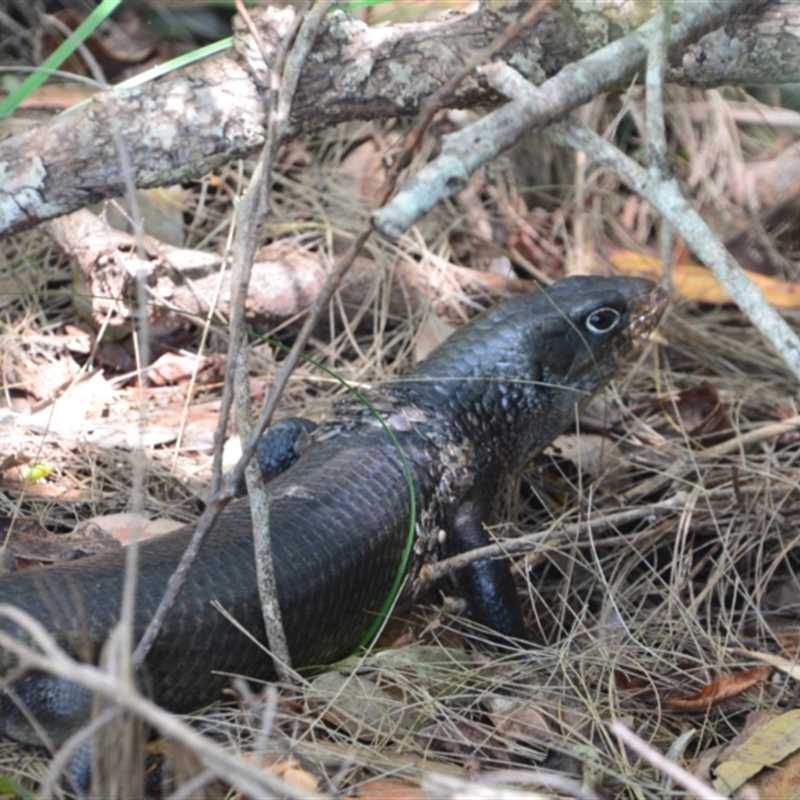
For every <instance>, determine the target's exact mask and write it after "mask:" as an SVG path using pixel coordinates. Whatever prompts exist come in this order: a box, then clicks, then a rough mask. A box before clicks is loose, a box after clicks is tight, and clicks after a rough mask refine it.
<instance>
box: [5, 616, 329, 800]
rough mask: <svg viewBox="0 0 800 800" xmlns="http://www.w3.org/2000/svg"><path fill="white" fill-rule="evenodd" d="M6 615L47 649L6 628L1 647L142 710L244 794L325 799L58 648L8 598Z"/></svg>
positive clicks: (146, 718)
mask: <svg viewBox="0 0 800 800" xmlns="http://www.w3.org/2000/svg"><path fill="white" fill-rule="evenodd" d="M0 617H5V618H7V619H9V620H11V621H12V622H13V623H14V624H16V625H18V626H19V627H20V628H22V629H23V630H24V631H25V632H26V634H28V635H29V636H30V638H31V639H32V641H33V643H34V644H35V645H36V647H38V648H40V650H41V651H42V652H39V651H37V650H35V649H34V648H32V647H29V646H28V645H26V644H24V643H23V642H21V641H19V640H18V639H17V638H15V637H13V636H11V635H9V634H7V633H5V632H4V631H2V630H0V649H3V650H6V651H8V652H10V653H14V654H15V655H16V657H17V658H18V659H19V661H20V663H21V664H23V665H24V666H25V667H27V668H29V669H35V670H40V671H42V672H47V673H49V674H51V675H55V676H57V677H59V678H62V679H63V680H65V681H69V682H70V683H75V684H78V685H79V686H84V687H86V688H87V689H91V690H92V691H93V692H94V693H95V694H98V695H100V696H102V697H105V698H107V699H108V700H111V701H113V702H114V703H116V704H117V705H119V706H121V707H122V708H124V709H125V710H127V711H130V712H132V713H133V714H136V715H137V716H138V717H140V718H141V719H143V720H144V721H145V722H146V723H147V724H148V725H151V726H152V727H153V728H155V729H156V730H158V731H159V732H160V733H161V735H162V736H165V737H167V738H170V739H173V740H175V741H176V742H178V743H179V744H181V745H182V746H183V747H185V748H186V749H187V750H190V751H191V752H193V753H196V754H197V756H198V757H199V758H200V759H202V760H203V761H204V762H206V763H207V764H208V766H209V767H210V768H211V769H213V770H214V772H215V773H216V775H217V777H219V778H221V779H223V780H225V781H227V782H229V783H231V784H233V785H234V786H236V787H237V788H238V789H239V790H240V791H242V792H243V793H245V794H247V795H251V796H253V797H276V798H277V797H288V798H291V799H292V800H307V799H308V800H321V796H320V795H319V794H317V793H315V792H312V791H309V790H308V789H307V788H303V789H298V788H296V787H294V786H292V785H291V784H288V783H286V782H285V781H282V780H281V779H279V778H277V777H275V776H274V775H270V774H269V773H267V772H263V771H261V770H259V769H256V768H255V767H252V766H250V765H249V764H247V763H246V762H245V761H243V760H242V759H240V758H238V757H236V756H233V755H231V754H230V753H228V752H226V751H225V750H224V749H223V748H222V747H221V746H220V745H219V744H217V743H216V742H215V741H214V740H213V739H211V738H210V737H208V736H203V735H202V734H200V733H198V732H197V731H195V730H194V729H193V728H191V727H190V726H188V725H186V724H185V723H184V722H182V721H181V720H180V719H178V717H176V716H175V715H173V714H170V713H169V712H168V711H164V709H162V708H160V707H159V706H158V705H156V704H155V703H154V702H152V701H151V700H148V699H147V698H145V697H142V695H141V694H139V692H138V691H137V690H135V689H134V690H131V689H130V687H129V686H127V685H126V684H125V683H123V682H120V681H119V680H117V679H116V677H115V676H113V675H109V674H108V673H106V672H103V671H102V670H100V669H98V668H97V667H94V666H91V665H89V664H79V663H78V662H76V661H74V660H73V659H72V658H70V657H69V656H68V655H67V654H66V653H65V652H64V651H63V650H61V648H59V647H58V645H57V644H56V643H55V642H54V640H53V638H52V637H51V636H50V634H49V633H47V631H46V630H45V629H44V627H43V626H42V625H41V623H39V622H38V621H37V620H35V619H34V618H33V617H31V616H30V615H29V614H26V613H25V612H24V611H21V610H20V609H18V608H15V607H14V606H10V605H8V604H5V603H4V604H0Z"/></svg>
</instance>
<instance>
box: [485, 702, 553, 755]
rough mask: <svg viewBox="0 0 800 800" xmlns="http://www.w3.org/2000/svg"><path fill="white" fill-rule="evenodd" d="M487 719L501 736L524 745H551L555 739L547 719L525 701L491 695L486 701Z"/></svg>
mask: <svg viewBox="0 0 800 800" xmlns="http://www.w3.org/2000/svg"><path fill="white" fill-rule="evenodd" d="M485 702H486V705H487V707H488V709H489V718H490V719H491V720H492V724H493V725H494V726H495V728H497V732H498V733H499V734H500V735H501V736H509V737H511V738H512V739H516V740H517V741H519V742H524V743H526V744H534V745H542V744H551V743H552V742H553V741H555V739H556V738H557V737H556V736H555V734H554V733H553V729H552V726H551V725H550V723H549V722H548V720H547V717H546V716H545V715H544V714H542V713H540V712H539V711H538V710H537V709H536V707H535V706H534V705H532V704H531V702H530V701H529V700H527V699H523V698H520V697H501V696H499V695H491V696H490V697H488V698H487V699H486V700H485Z"/></svg>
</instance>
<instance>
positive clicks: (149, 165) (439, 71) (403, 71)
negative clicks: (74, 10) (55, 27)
mask: <svg viewBox="0 0 800 800" xmlns="http://www.w3.org/2000/svg"><path fill="white" fill-rule="evenodd" d="M682 6H683V8H685V9H687V14H688V13H689V11H691V13H693V14H694V13H697V14H698V15H699V14H703V13H706V10H707V9H710V8H716V7H719V6H723V7H726V8H727V9H728V10H729V11H731V12H733V11H737V12H741V11H742V9H744V10H745V12H746V13H745V14H744V15H743V16H741V17H739V18H737V19H736V20H734V21H733V22H732V23H731V24H730V25H727V26H726V27H725V28H724V29H720V30H717V31H716V32H715V33H713V34H711V35H710V36H706V37H704V38H703V39H702V40H700V41H699V42H697V43H695V44H694V45H692V47H691V48H689V49H688V50H687V51H686V52H684V53H682V54H674V55H673V59H674V62H673V63H674V65H673V67H672V69H671V70H669V72H668V75H667V80H668V81H680V82H683V83H687V84H692V85H704V86H714V85H720V84H723V83H745V82H746V83H751V84H754V83H765V82H772V83H781V82H792V81H794V82H800V38H798V37H797V36H796V35H794V32H795V31H796V30H797V29H798V28H800V4H798V3H797V2H795V1H794V0H771V2H769V3H765V2H755V0H753V1H752V2H749V3H747V2H740V1H739V0H730V1H728V0H718V1H717V2H710V0H703V2H692V3H685V4H682ZM520 8H521V9H522V11H523V12H524V10H525V9H527V8H528V0H524V2H521V3H516V2H514V0H503V2H500V0H492V2H490V3H484V4H483V5H482V6H481V8H480V9H479V10H478V11H477V12H475V13H474V14H470V15H451V16H449V17H448V18H446V19H444V20H440V21H436V22H425V23H415V24H407V25H396V26H385V27H383V26H382V27H377V28H369V27H367V26H365V25H363V24H361V23H357V22H353V21H352V20H349V19H348V18H347V17H346V16H345V15H344V14H343V13H342V12H335V13H333V14H331V15H330V16H329V18H328V19H327V20H326V23H325V25H326V28H325V30H324V32H323V34H322V35H321V36H320V37H319V39H318V41H317V43H316V45H315V46H314V49H313V51H312V53H311V55H310V58H309V60H308V63H307V65H306V69H305V71H304V74H303V76H302V78H301V81H300V85H299V86H298V90H297V94H296V97H295V100H294V103H293V105H292V110H291V116H290V120H289V126H288V131H287V133H286V137H287V138H291V137H293V136H297V135H298V134H300V133H303V132H307V131H311V130H314V129H317V128H321V127H326V126H330V125H334V124H336V123H338V122H342V121H345V120H353V119H381V118H386V117H407V116H411V115H414V114H416V113H417V111H418V109H419V104H420V102H421V100H423V99H424V98H426V97H429V96H430V95H431V94H433V92H435V91H436V90H437V89H438V88H439V87H441V86H442V85H443V84H444V83H445V82H446V81H447V80H448V79H449V78H451V77H452V76H453V75H454V74H456V73H457V72H458V71H459V70H460V69H461V68H462V66H463V64H465V63H467V62H468V61H469V59H470V57H471V56H472V55H473V54H474V53H476V52H478V51H479V50H481V49H482V48H484V47H486V46H488V45H489V44H490V43H491V42H492V41H494V39H495V38H496V37H497V36H498V35H499V34H500V33H502V31H503V30H504V29H505V27H506V25H507V24H508V20H509V15H510V14H512V13H517V14H519V13H520V10H519V9H520ZM277 11H278V10H276V9H271V8H267V9H265V10H264V12H263V15H262V16H261V17H260V28H261V29H262V30H264V32H265V34H266V38H267V39H269V38H270V37H269V35H268V34H269V33H270V31H272V30H273V29H272V28H271V27H270V25H271V18H272V17H271V15H274V14H275V13H276V12H277ZM501 12H502V13H501ZM620 27H622V28H623V29H624V26H623V25H622V24H621V23H620V21H619V20H615V21H614V22H613V24H612V21H611V20H609V19H606V18H605V17H604V15H603V14H599V13H598V12H596V11H595V12H591V13H587V14H581V13H579V12H578V10H575V13H574V14H572V15H568V14H565V13H562V11H561V10H559V8H558V7H557V5H556V4H553V6H551V7H550V8H548V9H547V10H546V11H545V12H543V13H542V14H541V15H540V16H539V17H538V18H537V19H536V22H535V23H534V24H533V25H531V26H529V28H526V29H525V31H523V34H522V35H521V36H520V37H519V38H517V39H515V40H514V42H512V43H511V45H510V46H509V47H508V48H507V49H505V50H504V51H503V53H502V56H503V58H505V59H506V60H507V61H508V62H509V63H511V64H513V65H514V66H515V67H517V68H518V69H520V70H521V71H522V72H523V74H524V75H525V77H526V78H528V79H529V80H532V81H534V82H535V83H541V82H542V81H544V80H546V79H548V78H550V77H552V76H553V75H555V74H557V73H559V71H561V70H563V69H564V68H565V67H567V65H569V64H571V63H572V62H575V61H577V60H578V59H580V58H582V57H584V56H586V55H587V53H590V52H592V51H594V50H597V49H598V48H600V47H602V46H603V45H606V44H607V42H608V41H609V40H610V39H611V38H613V35H615V33H614V32H615V30H618V29H619V28H620ZM279 28H280V26H277V25H276V26H275V28H274V30H275V31H279ZM598 30H599V31H600V33H599V35H598V34H597V31H598ZM248 35H249V34H247V33H245V32H237V34H236V36H235V38H234V42H235V44H236V48H235V49H231V50H229V51H227V52H225V53H222V54H220V55H218V56H216V57H214V58H210V59H208V60H206V61H203V62H201V63H199V64H196V65H193V66H191V67H188V68H186V69H184V70H180V71H177V72H175V73H173V74H171V75H169V76H166V77H164V78H161V79H159V80H157V81H154V82H152V83H149V84H146V85H143V86H138V87H135V88H129V89H125V90H120V91H118V92H117V93H116V98H115V99H116V101H117V102H116V103H115V106H116V114H117V116H118V118H119V120H120V121H121V128H122V129H123V131H124V139H125V144H126V147H127V148H128V151H129V154H130V161H131V165H132V170H133V178H134V181H135V183H136V185H137V186H140V187H148V186H167V185H171V184H176V183H181V182H185V181H189V180H196V179H199V178H201V177H202V176H203V175H205V174H206V173H208V172H209V171H210V170H212V169H213V168H215V167H217V166H219V165H220V164H223V163H226V162H228V161H231V160H233V159H236V158H241V157H245V156H248V155H250V154H251V153H253V152H255V151H257V150H259V149H260V148H261V147H263V144H264V136H265V125H266V114H265V108H266V105H265V97H266V92H267V89H266V88H265V86H264V84H263V80H261V79H260V76H259V74H258V72H257V71H256V70H255V69H253V68H248V64H252V63H253V62H252V60H250V59H247V58H246V57H245V56H244V55H242V53H246V52H247V50H248V45H250V46H252V43H251V42H248V40H247V36H248ZM497 100H498V97H497V94H496V93H495V92H494V91H493V90H492V89H491V87H488V86H486V85H485V84H484V83H481V82H480V81H479V80H478V79H477V78H475V79H470V80H467V81H465V82H464V83H463V84H462V85H461V86H460V87H459V89H458V91H457V92H456V93H454V94H453V96H452V98H450V100H449V105H451V106H452V107H471V106H475V105H481V104H489V103H495V102H496V101H497ZM110 130H111V126H110V124H109V119H108V113H107V110H106V108H105V105H104V103H103V102H102V101H101V100H99V99H95V100H92V101H90V102H89V103H87V104H85V105H84V106H82V107H81V108H78V109H75V110H74V111H72V112H69V113H65V114H61V115H60V116H58V117H56V118H55V119H53V120H52V121H51V122H48V123H47V124H45V125H41V126H39V127H37V128H33V129H31V130H29V131H25V132H24V133H20V134H17V135H15V136H11V137H9V138H8V139H5V140H4V141H2V142H0V175H1V176H2V180H0V232H11V231H17V230H21V229H23V228H26V227H31V226H32V225H35V224H37V223H39V222H41V221H43V220H46V219H52V218H53V217H57V216H61V215H63V214H67V213H69V212H71V211H75V210H76V209H78V208H83V207H84V206H86V205H88V204H89V203H93V202H98V201H100V200H102V199H104V198H107V197H114V196H117V195H120V194H122V193H123V191H124V175H123V170H122V167H121V165H120V163H119V159H118V157H117V155H116V153H115V150H114V147H113V144H112V142H111V137H110V135H109V131H110Z"/></svg>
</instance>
